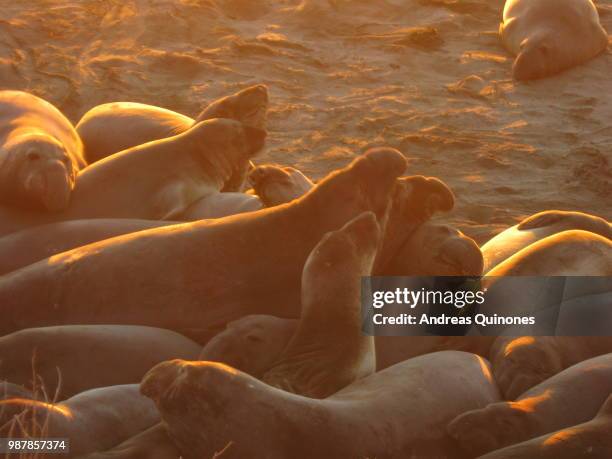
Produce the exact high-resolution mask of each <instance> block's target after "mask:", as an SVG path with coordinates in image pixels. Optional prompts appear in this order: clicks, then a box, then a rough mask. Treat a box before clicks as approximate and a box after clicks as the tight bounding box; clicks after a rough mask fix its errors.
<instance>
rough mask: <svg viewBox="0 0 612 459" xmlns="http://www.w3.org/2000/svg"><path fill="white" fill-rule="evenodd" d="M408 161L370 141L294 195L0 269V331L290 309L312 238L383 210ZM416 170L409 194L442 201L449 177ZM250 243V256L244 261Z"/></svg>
mask: <svg viewBox="0 0 612 459" xmlns="http://www.w3.org/2000/svg"><path fill="white" fill-rule="evenodd" d="M405 167H406V162H405V159H404V157H403V156H402V155H401V154H400V153H399V152H397V151H396V150H392V149H377V150H371V151H370V152H367V153H366V154H364V155H363V156H361V157H359V158H357V159H356V160H355V161H354V162H353V163H352V164H351V165H349V166H348V167H347V168H345V169H343V170H340V171H338V172H335V173H332V174H331V175H330V176H329V177H328V178H327V179H325V180H323V181H322V182H320V183H319V184H318V185H317V187H315V188H314V189H313V190H312V191H311V192H310V193H308V194H307V195H305V196H303V197H302V198H300V199H298V200H296V201H294V202H293V203H291V204H285V205H282V206H277V207H274V208H271V209H263V210H260V211H258V212H252V213H247V214H241V215H236V216H232V217H227V218H224V219H219V220H214V221H200V222H196V223H188V224H183V225H174V226H171V227H167V228H155V229H152V230H147V231H141V232H139V233H133V234H130V235H125V236H121V237H119V238H114V239H108V240H106V241H101V242H98V243H95V244H91V245H89V246H85V247H82V248H79V249H75V250H72V251H70V252H66V253H63V254H61V255H57V256H55V257H53V258H50V259H48V260H44V261H41V262H39V263H36V264H34V265H31V266H28V267H26V268H24V269H21V270H19V271H16V272H14V273H11V274H8V275H6V276H2V277H0V310H1V312H2V315H3V320H2V322H1V325H0V328H1V330H0V333H2V334H6V333H10V332H12V331H15V330H19V329H22V328H29V327H35V326H43V325H54V324H59V323H73V324H75V323H76V324H78V323H85V324H87V323H89V324H93V323H116V324H139V325H149V326H158V327H160V328H168V329H172V330H177V331H181V332H183V333H184V334H187V335H188V336H196V337H198V336H199V338H198V339H196V341H199V342H203V343H205V342H206V341H207V340H208V339H210V337H211V334H213V333H215V332H218V331H220V330H221V329H222V327H224V325H225V324H227V323H228V322H230V321H232V320H236V319H238V318H240V317H242V316H245V315H249V314H261V313H264V314H265V313H268V314H273V315H278V316H284V317H296V316H297V315H298V314H299V304H300V297H299V292H300V278H301V274H302V268H303V266H304V262H305V261H306V258H307V257H308V255H309V254H310V252H311V251H312V249H313V248H314V246H315V245H316V244H317V243H318V242H319V240H320V239H321V237H322V235H323V234H325V233H326V232H328V231H331V230H334V229H336V228H338V227H340V226H342V225H344V224H345V223H346V222H347V221H350V220H351V219H352V218H354V217H356V216H357V215H359V214H361V213H363V212H364V211H374V212H375V213H376V214H377V217H378V218H379V219H380V218H383V217H384V216H385V215H386V214H387V213H388V212H387V211H388V208H389V206H390V201H391V196H392V194H393V193H394V190H395V188H396V186H397V184H398V183H399V182H398V181H397V177H398V176H399V175H400V174H402V173H403V172H404V169H405ZM416 182H418V183H416ZM416 182H415V186H414V187H411V190H412V195H413V198H411V199H417V198H418V199H419V201H420V202H421V203H423V199H425V201H424V203H425V204H424V205H425V206H426V207H427V208H428V211H429V212H430V211H432V210H434V207H432V206H433V205H434V203H435V204H436V205H439V206H440V207H442V208H446V207H447V204H446V203H447V202H448V200H449V199H450V197H451V196H452V194H451V192H450V190H448V188H446V187H443V186H442V184H441V183H440V182H436V181H423V180H420V179H419V180H416ZM410 183H412V181H411V180H410V179H406V180H404V185H405V186H406V185H407V184H410ZM402 189H403V188H402ZM428 192H429V193H428ZM409 201H410V200H409ZM430 204H431V205H430ZM406 207H407V208H408V209H412V208H417V207H418V204H417V203H411V202H408V203H406ZM426 215H428V216H431V215H430V214H425V215H424V214H420V213H419V214H418V215H416V216H413V215H411V214H410V213H408V214H405V215H404V217H403V224H402V226H401V232H398V233H397V234H394V236H395V237H396V239H397V240H396V241H385V245H386V246H387V247H388V250H389V251H391V252H394V251H395V250H396V249H397V246H398V245H400V244H402V243H403V241H404V239H405V238H407V237H408V235H409V234H410V233H411V232H412V231H413V229H414V228H416V227H418V226H419V225H420V224H422V223H423V220H422V219H423V218H425V216H426ZM395 231H399V229H396V230H395ZM385 237H391V233H390V232H389V231H388V230H387V231H386V232H385ZM247 253H248V254H249V257H250V259H251V260H257V261H256V262H253V263H251V262H249V263H245V258H244V257H245V254H247ZM383 255H385V254H384V253H383ZM161 267H163V272H164V275H163V276H160V271H159V270H160V268H161ZM244 279H249V282H244ZM109 286H112V288H109ZM85 298H86V299H87V301H84V299H85ZM200 333H201V334H200Z"/></svg>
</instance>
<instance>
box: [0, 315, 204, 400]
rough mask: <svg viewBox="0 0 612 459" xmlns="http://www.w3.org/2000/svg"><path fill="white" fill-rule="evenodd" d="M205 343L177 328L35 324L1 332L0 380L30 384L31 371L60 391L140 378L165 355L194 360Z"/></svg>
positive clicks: (69, 393) (65, 392) (66, 392)
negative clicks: (17, 329)
mask: <svg viewBox="0 0 612 459" xmlns="http://www.w3.org/2000/svg"><path fill="white" fill-rule="evenodd" d="M201 350H202V347H201V346H200V345H198V344H196V343H194V342H193V341H191V340H189V339H187V338H185V337H184V336H181V335H179V334H177V333H174V332H171V331H168V330H162V329H158V328H150V327H140V326H122V325H63V326H58V327H44V328H31V329H26V330H20V331H18V332H15V333H13V334H10V335H6V336H3V337H0V380H1V379H6V380H7V381H11V382H13V383H17V384H22V385H24V386H27V385H28V384H30V381H31V379H32V370H33V369H34V370H35V371H36V374H37V375H38V376H40V377H41V378H42V380H43V381H45V384H46V386H47V390H48V391H49V392H52V393H54V392H55V389H56V386H57V385H58V373H57V372H58V371H60V373H61V385H60V387H59V390H60V392H59V393H60V396H61V397H63V398H67V397H71V396H73V395H75V394H78V393H80V392H83V391H85V390H89V389H93V388H95V387H103V386H113V385H118V384H134V383H138V382H140V380H141V379H142V377H143V376H144V374H145V373H146V372H147V371H149V370H150V369H151V368H152V367H153V366H155V365H156V364H158V363H160V362H163V361H164V360H169V359H175V358H182V359H186V360H191V359H195V358H196V357H197V356H198V354H199V353H200V352H201Z"/></svg>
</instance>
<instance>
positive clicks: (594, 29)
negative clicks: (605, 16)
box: [499, 0, 608, 80]
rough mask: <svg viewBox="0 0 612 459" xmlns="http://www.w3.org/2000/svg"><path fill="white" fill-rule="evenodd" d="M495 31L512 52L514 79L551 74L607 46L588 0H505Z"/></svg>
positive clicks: (585, 60) (594, 10)
mask: <svg viewBox="0 0 612 459" xmlns="http://www.w3.org/2000/svg"><path fill="white" fill-rule="evenodd" d="M499 34H500V37H501V40H502V42H503V44H504V46H505V47H506V48H507V49H508V51H510V52H511V53H512V54H514V55H516V60H515V61H514V65H513V67H512V74H513V76H514V78H515V79H516V80H533V79H537V78H544V77H548V76H551V75H554V74H556V73H559V72H562V71H563V70H566V69H569V68H571V67H575V66H577V65H580V64H583V63H585V62H587V61H589V60H591V59H592V58H594V57H595V56H597V55H598V54H600V53H602V52H603V51H604V50H605V49H606V47H607V46H608V34H607V32H606V31H605V30H604V28H603V27H602V26H601V24H600V22H599V14H598V12H597V8H595V5H594V4H593V2H592V1H591V0H506V5H505V7H504V13H503V22H502V24H501V25H500V27H499Z"/></svg>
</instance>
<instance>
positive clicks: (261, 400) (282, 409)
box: [140, 352, 499, 459]
mask: <svg viewBox="0 0 612 459" xmlns="http://www.w3.org/2000/svg"><path fill="white" fill-rule="evenodd" d="M331 371H333V369H332V370H331ZM140 387H141V392H142V393H143V394H145V395H147V396H148V397H151V398H152V399H153V400H154V401H155V402H156V404H157V406H158V408H159V410H160V413H161V415H162V418H163V420H164V423H165V424H166V426H167V429H168V432H169V434H170V437H171V438H172V440H173V441H174V442H175V444H176V445H177V446H178V447H179V450H180V451H181V453H182V454H183V455H184V457H185V458H189V459H191V458H202V457H212V456H213V455H214V454H215V452H219V451H221V450H224V455H225V456H226V457H228V458H244V457H292V458H312V457H334V458H355V457H398V458H399V457H410V456H412V457H415V456H416V457H450V456H452V455H453V454H454V451H455V450H456V445H454V444H453V443H452V441H451V439H450V437H449V436H448V434H447V433H446V430H445V429H446V424H447V423H448V422H450V420H452V419H453V418H454V417H456V416H457V415H459V414H461V413H464V412H465V411H468V410H470V409H477V408H482V407H484V406H485V405H487V404H489V403H492V402H495V401H497V400H498V398H499V395H498V393H497V388H496V386H495V384H494V383H493V380H492V378H491V375H490V373H489V369H488V365H487V363H486V361H484V360H483V359H481V358H479V357H477V356H475V355H471V354H467V353H462V352H440V353H436V354H429V355H426V356H422V357H417V358H415V359H411V360H408V361H405V362H402V363H401V364H398V365H395V366H393V367H391V368H387V369H386V370H383V371H381V372H379V373H374V374H373V375H370V376H368V377H367V378H364V379H360V380H358V381H356V382H354V383H353V384H351V385H350V386H348V387H346V388H344V389H342V390H341V391H339V392H337V393H336V394H334V395H332V396H331V397H329V398H327V399H325V400H316V399H310V398H306V397H302V396H298V395H294V394H291V393H288V392H284V391H282V390H279V389H276V388H274V387H271V386H268V385H267V384H265V383H263V382H260V381H258V380H256V379H255V378H253V377H251V376H248V375H246V374H244V373H241V372H240V371H238V370H235V369H233V368H231V367H228V366H226V365H223V364H219V363H213V362H185V361H179V360H175V361H171V362H165V363H162V364H160V365H158V366H157V367H155V368H153V369H152V370H151V371H150V372H149V373H148V374H147V376H145V378H144V379H143V381H142V383H141V386H140ZM188 406H189V407H190V408H189V409H187V407H188Z"/></svg>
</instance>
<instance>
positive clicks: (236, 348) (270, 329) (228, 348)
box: [198, 315, 299, 379]
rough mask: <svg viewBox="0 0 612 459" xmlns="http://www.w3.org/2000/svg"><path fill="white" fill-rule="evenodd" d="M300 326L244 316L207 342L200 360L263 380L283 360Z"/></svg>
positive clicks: (295, 323)
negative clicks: (218, 364)
mask: <svg viewBox="0 0 612 459" xmlns="http://www.w3.org/2000/svg"><path fill="white" fill-rule="evenodd" d="M298 323H299V320H296V319H282V318H280V317H274V316H266V315H251V316H246V317H242V318H241V319H238V320H235V321H233V322H230V323H228V324H227V327H226V328H225V330H223V331H222V332H221V333H219V334H217V335H216V336H214V337H213V338H212V339H211V340H210V341H209V342H208V343H206V346H204V348H203V349H202V352H201V354H200V356H199V357H198V360H207V361H211V362H220V363H225V364H227V365H229V366H231V367H234V368H237V369H239V370H240V371H243V372H244V373H247V374H249V375H251V376H253V377H255V378H257V379H261V377H262V376H263V375H264V373H265V372H266V371H268V370H269V369H270V368H272V365H273V364H274V363H275V362H277V361H278V359H279V358H280V356H281V354H282V352H283V350H284V349H285V347H287V344H288V343H289V340H290V339H291V337H292V336H293V335H294V334H295V331H296V330H297V326H298Z"/></svg>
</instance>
